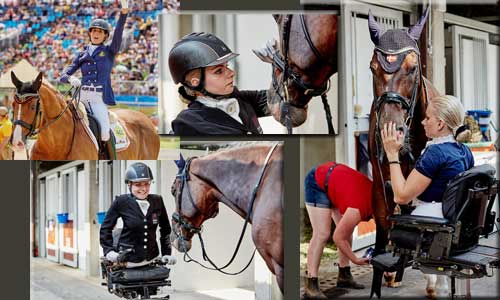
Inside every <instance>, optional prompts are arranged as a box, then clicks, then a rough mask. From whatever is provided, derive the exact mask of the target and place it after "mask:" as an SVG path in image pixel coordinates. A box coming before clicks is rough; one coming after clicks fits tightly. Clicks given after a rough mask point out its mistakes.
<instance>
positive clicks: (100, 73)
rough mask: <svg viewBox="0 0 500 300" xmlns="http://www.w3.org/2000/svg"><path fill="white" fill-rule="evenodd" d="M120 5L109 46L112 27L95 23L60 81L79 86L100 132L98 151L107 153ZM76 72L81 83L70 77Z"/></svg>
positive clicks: (123, 16) (124, 2)
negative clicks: (79, 74)
mask: <svg viewBox="0 0 500 300" xmlns="http://www.w3.org/2000/svg"><path fill="white" fill-rule="evenodd" d="M121 5H122V9H121V13H120V17H119V18H118V23H117V25H116V28H115V31H114V34H113V40H112V41H111V44H109V45H105V44H104V43H105V42H106V40H107V39H108V38H109V36H110V33H111V29H112V28H111V26H110V25H109V24H108V22H107V21H105V20H103V19H94V20H93V21H92V22H91V23H90V26H89V28H88V34H89V39H90V44H89V45H87V46H85V47H84V49H83V51H82V52H80V53H78V55H77V56H76V58H75V59H74V60H73V62H72V63H71V65H69V66H68V67H67V68H65V69H64V71H63V72H62V76H61V77H60V78H59V81H60V82H62V83H70V84H71V85H72V86H73V87H75V88H78V87H80V86H81V89H80V100H81V101H82V102H83V104H84V105H85V107H86V109H87V110H88V111H89V112H90V113H92V115H93V116H94V117H95V118H96V119H97V121H98V122H99V125H100V128H101V130H100V135H101V141H102V145H101V149H107V147H105V144H106V143H107V142H108V141H109V140H110V137H111V136H110V124H109V115H108V107H107V105H116V103H115V95H114V93H113V89H112V86H111V70H112V68H113V65H114V61H115V56H116V54H117V53H118V51H119V50H120V46H121V43H122V36H123V30H124V27H125V21H126V19H127V14H128V11H129V9H128V1H127V0H121ZM78 69H80V70H81V71H82V79H81V80H80V79H78V78H76V77H75V76H73V74H74V73H75V72H76V71H77V70H78Z"/></svg>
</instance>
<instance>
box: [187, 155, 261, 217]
mask: <svg viewBox="0 0 500 300" xmlns="http://www.w3.org/2000/svg"><path fill="white" fill-rule="evenodd" d="M266 148H267V149H268V147H266ZM241 152H244V150H236V149H235V150H229V151H224V152H222V153H214V154H213V155H208V156H205V157H202V158H199V159H196V160H194V161H193V163H192V164H191V170H190V172H192V173H193V174H195V175H196V176H198V177H200V178H201V179H203V180H204V181H205V182H206V183H207V184H209V185H210V186H212V187H214V188H216V189H217V190H218V191H219V192H220V195H219V197H218V198H217V201H219V202H222V203H224V204H225V205H227V206H228V207H229V208H231V209H232V210H233V211H234V212H236V213H237V214H239V215H240V216H241V217H242V218H246V216H247V211H248V206H249V204H250V201H251V200H252V199H251V195H252V190H253V187H254V186H255V184H256V182H257V180H258V177H259V176H260V170H261V168H262V163H263V159H262V158H261V156H260V155H251V153H246V154H244V155H242V154H241ZM250 157H254V159H252V158H250ZM257 202H258V199H255V202H254V206H255V205H256V204H257Z"/></svg>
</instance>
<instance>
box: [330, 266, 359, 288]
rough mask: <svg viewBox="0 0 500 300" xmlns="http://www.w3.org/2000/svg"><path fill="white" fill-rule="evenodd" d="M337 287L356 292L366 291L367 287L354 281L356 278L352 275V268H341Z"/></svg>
mask: <svg viewBox="0 0 500 300" xmlns="http://www.w3.org/2000/svg"><path fill="white" fill-rule="evenodd" d="M337 287H342V288H352V289H356V290H360V289H364V288H365V286H364V285H362V284H359V283H357V282H356V281H354V278H353V277H352V274H351V267H349V266H348V267H343V268H341V267H340V266H339V276H338V278H337Z"/></svg>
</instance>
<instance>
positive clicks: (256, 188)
mask: <svg viewBox="0 0 500 300" xmlns="http://www.w3.org/2000/svg"><path fill="white" fill-rule="evenodd" d="M278 144H279V143H276V144H274V145H273V146H272V147H271V149H270V150H269V152H268V153H267V156H266V159H265V160H264V165H263V167H262V170H261V172H260V176H259V178H258V179H257V182H256V183H255V186H254V188H253V190H252V194H251V196H250V202H249V205H248V208H247V214H246V217H245V222H244V223H243V228H242V230H241V234H240V237H239V239H238V243H237V244H236V248H235V249H234V252H233V255H232V256H231V258H230V259H229V261H228V262H227V263H226V264H225V265H224V266H222V267H218V266H217V265H216V264H215V263H214V262H213V261H212V260H211V259H210V257H209V256H208V253H207V251H206V248H205V242H204V241H203V237H202V235H201V232H202V226H201V225H200V226H199V227H197V226H194V225H193V224H191V223H190V222H189V221H188V220H186V218H185V217H183V216H181V215H180V214H179V213H178V212H174V213H173V214H172V219H173V220H175V221H176V222H177V223H178V224H179V225H180V226H181V227H182V228H183V229H185V230H187V231H189V232H192V233H194V234H197V235H198V238H199V240H200V244H201V250H202V257H203V260H204V261H207V262H208V263H209V264H210V265H211V266H206V265H204V264H203V263H201V262H199V261H197V260H195V259H194V258H192V257H191V256H190V255H189V254H188V252H187V251H185V252H184V261H185V262H195V263H197V264H198V265H200V266H202V267H203V268H205V269H208V270H214V271H219V272H221V273H223V274H226V275H238V274H240V273H242V272H244V271H245V270H246V269H247V268H248V267H249V266H250V264H251V262H252V260H253V258H254V256H255V251H256V248H255V249H254V250H253V253H252V256H251V257H250V260H249V261H248V263H247V264H246V265H245V267H243V269H241V270H240V271H238V272H227V271H224V269H226V268H227V267H229V266H230V265H231V264H232V263H233V261H234V259H235V258H236V255H237V254H238V251H239V249H240V246H241V242H242V241H243V237H244V236H245V231H246V228H247V225H248V223H250V218H251V215H252V211H253V206H254V202H255V199H256V197H257V192H258V191H259V187H260V185H261V183H262V178H263V177H264V174H265V171H266V169H267V165H268V163H269V160H270V158H271V156H272V154H273V152H274V150H275V149H276V147H277V146H278ZM193 159H194V158H190V159H188V160H187V161H186V165H185V166H184V168H183V170H182V173H180V174H179V175H177V176H178V177H179V178H180V179H181V180H182V181H181V182H182V184H181V187H180V189H179V190H180V194H179V195H178V197H179V201H178V202H179V203H178V205H179V211H180V209H181V204H182V191H183V189H184V186H185V187H186V188H187V194H188V198H189V201H190V203H191V205H192V206H193V207H194V209H195V210H196V211H197V212H198V213H201V214H202V215H204V214H203V212H202V211H201V210H200V208H199V207H198V206H196V204H195V203H194V200H193V198H192V196H191V192H190V190H189V185H188V182H187V181H188V180H189V167H190V165H191V161H192V160H193ZM216 203H217V202H216ZM217 213H218V211H216V212H215V213H214V214H212V216H211V218H213V217H215V216H216V215H217ZM173 232H174V235H175V236H176V238H177V239H179V240H183V241H186V239H185V238H184V236H183V235H182V233H181V232H180V231H179V232H177V230H176V229H175V227H174V230H173Z"/></svg>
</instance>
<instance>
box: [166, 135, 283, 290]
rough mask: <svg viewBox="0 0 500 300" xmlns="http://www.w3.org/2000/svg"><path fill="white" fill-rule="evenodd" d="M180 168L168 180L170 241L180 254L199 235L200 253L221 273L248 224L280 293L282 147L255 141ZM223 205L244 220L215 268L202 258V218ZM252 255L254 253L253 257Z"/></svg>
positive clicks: (179, 163) (184, 163)
mask: <svg viewBox="0 0 500 300" xmlns="http://www.w3.org/2000/svg"><path fill="white" fill-rule="evenodd" d="M176 164H177V167H178V169H179V172H178V174H177V177H176V179H175V180H174V183H173V184H172V195H173V196H174V197H175V203H176V210H175V212H174V213H173V214H172V233H171V240H172V244H173V246H174V247H175V248H176V249H177V250H179V251H181V252H184V253H185V254H184V259H185V261H188V260H186V256H187V255H188V254H187V252H188V251H189V250H190V249H191V242H192V238H193V236H194V235H195V234H198V237H199V238H200V242H201V244H202V252H203V257H204V259H205V260H207V261H208V262H209V263H211V265H212V267H210V268H211V269H214V270H220V271H221V272H222V273H225V274H229V275H235V274H239V273H240V272H242V271H243V270H245V269H246V267H248V266H249V265H250V262H251V260H250V261H249V262H248V264H247V265H246V267H245V269H243V270H242V271H240V272H237V273H228V272H225V271H223V269H225V268H226V267H227V266H229V265H230V264H231V262H232V261H233V259H234V258H235V256H236V254H237V252H238V249H239V246H240V244H241V241H242V238H243V234H244V232H245V227H246V225H247V224H248V223H250V224H251V225H252V239H253V242H254V244H255V247H256V250H257V251H258V252H259V253H260V255H261V256H262V258H263V259H264V261H265V262H266V265H267V267H268V268H269V270H270V271H271V272H272V273H273V274H274V275H275V276H276V280H277V283H278V285H279V288H280V289H281V292H283V276H284V257H283V254H284V250H283V226H282V222H283V200H284V194H283V192H284V186H283V145H282V144H278V143H275V144H274V145H269V144H268V143H258V144H255V145H245V146H239V147H232V148H229V149H226V150H222V151H217V152H215V153H212V154H209V155H206V156H203V157H199V158H190V159H187V160H184V159H183V158H182V156H181V159H180V160H178V161H176ZM220 202H221V203H224V204H225V205H227V206H228V207H229V208H230V209H232V210H233V211H234V212H235V213H237V214H238V215H240V216H241V217H242V218H244V219H245V224H244V227H243V230H242V233H241V236H240V239H239V242H238V244H237V246H236V249H235V251H234V254H233V256H232V258H231V260H230V261H229V262H228V263H227V264H226V265H225V266H223V267H217V266H215V264H213V262H212V261H211V260H210V259H209V258H208V257H207V256H206V252H205V249H204V245H203V240H202V237H201V232H200V231H201V226H202V224H203V222H205V221H206V220H208V219H210V218H214V217H216V216H217V214H218V211H219V203H220ZM252 257H253V256H252Z"/></svg>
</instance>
